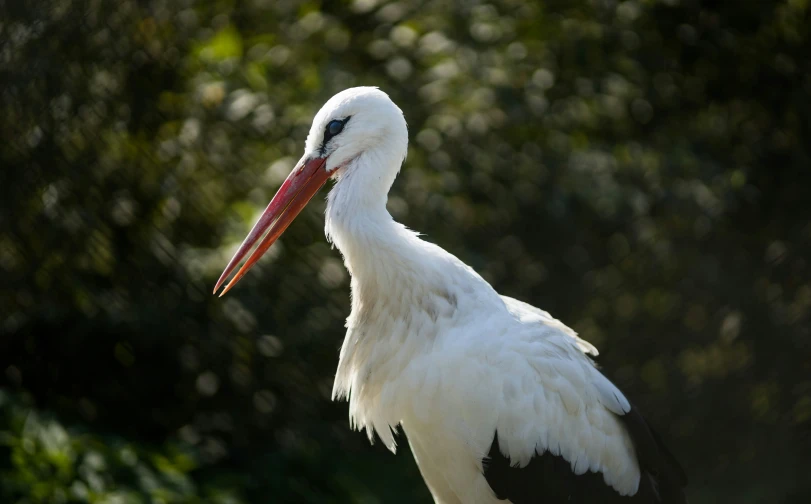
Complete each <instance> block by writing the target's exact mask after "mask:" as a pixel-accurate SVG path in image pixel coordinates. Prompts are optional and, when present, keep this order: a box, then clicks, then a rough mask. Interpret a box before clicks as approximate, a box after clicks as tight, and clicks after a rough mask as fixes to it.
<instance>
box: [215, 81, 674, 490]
mask: <svg viewBox="0 0 811 504" xmlns="http://www.w3.org/2000/svg"><path fill="white" fill-rule="evenodd" d="M407 146H408V130H407V127H406V121H405V118H404V117H403V112H402V111H401V110H400V109H399V108H398V107H397V105H395V104H394V103H393V102H392V101H391V100H390V99H389V97H388V95H386V94H385V93H383V92H382V91H380V90H378V89H377V88H372V87H357V88H351V89H347V90H345V91H342V92H340V93H338V94H336V95H335V96H333V97H332V98H331V99H330V100H329V101H328V102H327V103H326V104H325V105H324V106H323V107H322V108H321V110H320V111H319V112H318V114H317V115H316V116H315V119H314V120H313V124H312V127H311V129H310V134H309V135H308V136H307V142H306V145H305V149H304V156H302V158H301V160H300V161H299V162H298V164H297V165H296V167H295V168H294V169H293V171H292V172H291V173H290V175H289V176H288V177H287V179H286V180H285V181H284V183H283V184H282V186H281V188H280V189H279V191H278V192H277V193H276V196H274V198H273V200H272V201H271V202H270V204H269V205H268V207H267V209H266V210H265V211H264V213H263V214H262V216H261V217H260V218H259V220H258V221H257V223H256V225H255V226H254V227H253V229H252V230H251V232H250V234H249V235H248V237H247V238H246V239H245V241H244V242H243V243H242V246H241V247H240V248H239V250H238V251H237V252H236V254H235V255H234V257H233V259H231V262H230V263H229V264H228V266H227V267H226V268H225V271H224V272H223V274H222V276H221V277H220V279H219V281H218V282H217V285H216V287H215V289H214V292H215V293H216V292H217V290H218V289H219V287H220V286H221V285H222V284H223V283H224V281H225V280H226V279H227V278H228V276H229V275H230V274H231V272H232V271H233V270H234V269H235V268H236V266H237V265H238V264H239V263H240V261H241V260H242V259H243V258H244V257H245V255H246V254H247V253H248V252H249V251H250V250H251V249H252V248H253V246H254V245H255V244H256V243H257V242H259V246H258V247H257V249H256V250H255V251H254V253H253V254H252V255H251V256H250V257H249V259H248V260H247V261H246V262H245V264H244V265H243V266H242V268H241V269H240V270H239V271H238V272H237V274H236V275H235V276H234V278H233V279H232V280H231V282H230V283H229V284H228V285H227V286H226V287H225V289H224V290H223V292H222V294H225V292H227V291H228V290H229V289H230V288H231V287H233V285H234V284H235V283H236V282H238V281H239V279H240V278H242V276H243V275H244V274H245V273H246V272H247V271H248V269H250V268H251V266H252V265H253V264H254V263H255V262H256V261H257V260H258V259H259V258H260V257H261V256H262V254H263V253H264V252H265V251H266V250H267V249H268V248H269V247H270V246H271V244H273V242H274V241H275V240H276V239H277V238H278V237H279V236H280V235H281V234H282V233H283V232H284V230H285V229H286V228H287V226H288V225H289V224H290V223H291V222H292V221H293V219H294V218H295V217H296V215H297V214H298V213H299V212H300V211H301V209H302V208H304V206H305V205H306V204H307V202H308V201H309V200H310V199H311V198H312V197H313V196H314V195H315V193H316V192H318V190H319V189H320V188H321V187H322V186H323V185H324V183H325V182H326V181H327V179H328V178H333V179H335V181H336V182H335V185H334V187H333V188H332V190H331V191H330V193H329V196H328V204H327V210H326V235H327V239H328V240H331V241H332V243H334V244H335V245H336V246H337V247H338V249H339V250H340V251H341V254H342V255H343V258H344V262H345V264H346V267H347V269H348V270H349V273H350V274H351V275H352V284H351V288H352V312H351V314H350V315H349V318H348V319H347V321H346V327H347V332H346V338H345V339H344V343H343V346H342V348H341V353H340V360H339V363H338V371H337V373H336V376H335V384H334V387H333V391H332V396H333V399H342V398H346V399H348V401H349V417H350V423H351V424H352V426H353V427H355V428H357V429H359V430H360V429H366V433H367V434H368V436H369V439H370V440H372V439H373V437H374V433H375V432H376V433H377V435H378V436H379V437H380V439H382V440H383V442H384V443H385V444H386V446H387V447H388V448H389V449H390V450H391V451H392V452H393V451H395V448H396V443H395V439H394V434H395V433H396V429H397V427H398V426H402V428H403V430H404V431H405V433H406V435H407V437H408V441H409V443H410V445H411V449H412V451H413V453H414V458H415V459H416V461H417V464H418V465H419V468H420V472H421V473H422V476H423V478H424V479H425V482H426V484H427V485H428V488H429V490H430V492H431V494H432V495H433V497H434V500H435V501H436V502H437V503H441V504H495V503H503V502H505V501H507V502H512V503H513V504H525V503H544V504H552V503H589V504H591V503H614V502H617V503H625V502H627V503H666V504H671V503H672V504H675V503H685V502H686V498H685V496H684V491H683V487H684V486H685V484H686V478H685V476H684V473H683V471H682V470H681V468H680V467H679V465H678V463H677V462H676V460H675V459H674V458H673V456H672V455H671V454H670V452H668V450H667V449H666V448H665V447H664V445H663V444H662V442H661V441H660V439H659V438H658V436H657V435H656V434H655V433H654V432H653V431H652V430H651V429H650V427H649V426H648V425H647V423H646V422H645V420H644V419H643V418H642V417H641V416H640V414H639V413H638V412H637V411H636V409H635V408H634V407H633V405H632V404H631V403H630V402H629V401H628V399H626V398H625V396H624V395H623V393H622V392H620V391H619V390H618V389H617V387H616V386H614V384H613V383H611V381H609V380H608V379H607V378H606V377H605V376H603V375H602V374H601V373H600V371H598V369H597V368H596V367H595V364H594V362H593V361H592V360H591V358H590V357H589V356H590V355H591V356H596V355H597V349H595V348H594V346H592V345H591V344H590V343H588V342H587V341H585V340H582V339H580V338H579V337H578V336H577V334H576V333H575V332H574V331H573V330H572V329H570V328H568V327H567V326H565V325H564V324H563V323H561V322H560V321H558V320H556V319H555V318H553V317H552V316H551V315H549V313H547V312H545V311H543V310H540V309H538V308H535V307H533V306H530V305H528V304H526V303H523V302H521V301H518V300H515V299H512V298H509V297H506V296H501V295H499V294H498V292H496V291H495V290H494V289H493V288H492V287H491V286H490V284H488V283H487V282H486V281H485V280H484V279H483V278H482V277H481V276H479V275H478V274H477V273H476V272H475V271H473V269H471V268H470V267H469V266H467V265H465V264H464V263H463V262H462V261H460V260H459V259H457V258H456V257H455V256H453V255H451V254H449V253H448V252H446V251H445V250H443V249H441V248H440V247H438V246H436V245H434V244H431V243H427V242H425V241H423V240H421V239H420V238H419V237H418V235H417V233H415V232H413V231H410V230H408V229H407V228H406V227H405V226H403V225H401V224H399V223H397V222H395V221H394V220H393V219H392V217H391V215H389V213H388V211H387V210H386V200H387V196H388V192H389V189H390V188H391V185H392V184H393V182H394V179H395V177H396V176H397V173H398V172H399V170H400V165H401V164H402V163H403V161H404V159H405V157H406V150H407ZM265 234H266V236H265V237H264V239H261V238H262V236H263V235H265ZM260 239H261V241H260ZM222 294H221V295H222Z"/></svg>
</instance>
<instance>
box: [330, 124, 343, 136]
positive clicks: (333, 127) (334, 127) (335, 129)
mask: <svg viewBox="0 0 811 504" xmlns="http://www.w3.org/2000/svg"><path fill="white" fill-rule="evenodd" d="M343 129H344V122H343V121H338V120H335V121H330V122H329V124H327V136H329V137H334V136H335V135H337V134H338V133H340V132H341V130H343Z"/></svg>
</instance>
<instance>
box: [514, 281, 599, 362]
mask: <svg viewBox="0 0 811 504" xmlns="http://www.w3.org/2000/svg"><path fill="white" fill-rule="evenodd" d="M501 299H502V300H503V301H504V304H505V305H506V306H507V310H508V311H509V312H510V313H511V314H512V315H513V316H514V317H515V318H517V319H518V320H520V321H521V322H522V323H525V324H531V323H533V322H537V323H541V324H544V325H546V326H549V327H554V328H556V329H558V330H559V331H560V332H561V333H562V334H563V335H565V336H569V337H570V338H572V339H573V340H574V341H575V343H577V347H578V348H579V349H580V350H581V351H582V352H583V353H584V354H588V355H592V356H594V357H597V355H599V352H598V351H597V348H595V347H594V345H592V344H591V343H589V342H588V341H586V340H584V339H582V338H580V337H579V336H578V335H577V333H576V332H575V331H574V329H572V328H571V327H569V326H567V325H566V324H564V323H563V322H561V321H560V320H558V319H556V318H554V317H553V316H552V315H550V314H549V312H547V311H543V310H541V309H540V308H537V307H535V306H532V305H531V304H527V303H525V302H523V301H519V300H517V299H514V298H511V297H509V296H501Z"/></svg>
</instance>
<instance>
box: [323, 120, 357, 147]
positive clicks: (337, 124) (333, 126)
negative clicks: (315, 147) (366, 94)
mask: <svg viewBox="0 0 811 504" xmlns="http://www.w3.org/2000/svg"><path fill="white" fill-rule="evenodd" d="M351 118H352V116H348V117H345V118H344V119H333V120H332V121H330V122H328V123H327V126H326V127H325V128H324V141H323V142H321V148H320V149H319V150H320V151H321V155H324V153H326V151H327V143H329V141H330V140H332V138H333V137H334V136H336V135H338V134H340V133H341V131H343V130H344V126H346V123H348V122H349V120H350V119H351Z"/></svg>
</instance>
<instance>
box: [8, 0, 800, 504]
mask: <svg viewBox="0 0 811 504" xmlns="http://www.w3.org/2000/svg"><path fill="white" fill-rule="evenodd" d="M2 5H3V8H4V9H5V13H4V14H3V16H0V77H1V78H2V82H3V85H2V88H0V134H2V138H3V139H4V140H5V141H4V142H3V143H2V145H0V163H2V169H0V187H2V188H3V195H2V198H0V209H2V212H1V213H0V270H2V272H0V275H1V278H2V281H0V310H1V311H2V312H0V335H1V336H0V356H1V357H0V358H1V359H2V361H0V372H2V380H3V385H4V386H5V387H7V388H8V389H9V390H13V391H15V392H14V394H15V395H4V396H3V406H2V410H3V416H2V418H3V420H2V424H0V430H2V431H3V440H4V444H3V448H2V453H3V460H0V471H2V473H3V476H2V482H0V486H2V488H1V489H0V495H2V496H3V497H4V498H5V499H7V500H9V501H10V502H20V503H22V502H69V501H70V500H71V499H74V500H83V499H85V497H82V495H87V497H86V499H90V497H89V496H90V493H93V495H94V496H96V495H97V501H98V502H106V501H105V500H103V499H105V498H107V499H108V500H107V501H110V502H118V501H120V500H115V499H112V495H106V496H105V493H104V492H108V493H116V492H117V493H118V494H120V495H121V496H122V497H125V498H128V499H130V500H132V501H133V502H140V501H139V500H138V499H142V500H143V499H148V498H151V499H153V502H159V501H160V502H198V501H200V502H202V501H205V502H217V501H216V500H214V497H212V496H213V495H214V494H215V493H216V492H222V494H221V495H222V497H221V499H225V500H224V501H223V502H228V500H227V499H242V500H241V501H238V500H235V502H268V501H272V502H425V501H426V499H427V498H428V496H427V493H426V491H425V489H424V488H423V486H422V483H421V482H420V479H419V473H418V471H417V469H416V467H415V466H414V464H413V462H412V461H411V460H410V459H409V455H408V450H407V448H405V449H403V450H401V451H400V453H399V454H398V456H397V457H393V456H390V455H388V454H387V453H386V452H385V451H384V449H383V448H381V447H380V446H374V447H369V446H368V445H367V443H366V441H365V436H362V435H359V434H357V433H353V432H351V431H350V430H349V428H348V427H347V422H346V405H344V404H332V403H330V402H329V391H330V388H331V381H332V377H333V373H334V368H335V365H336V361H337V348H338V346H339V344H340V341H341V338H342V335H343V319H344V318H345V317H346V315H347V314H348V311H349V296H348V278H347V274H346V272H345V270H344V269H343V266H342V265H341V262H340V257H339V255H338V254H337V252H336V251H334V250H331V249H330V247H329V245H328V244H327V243H326V242H325V240H324V238H323V232H322V227H323V217H322V215H321V214H322V212H323V203H322V202H321V201H314V202H313V203H312V204H311V205H310V207H309V208H308V210H307V211H305V212H304V213H303V214H302V215H301V216H300V217H299V218H298V219H297V221H296V223H295V224H294V225H293V226H291V228H290V229H289V230H288V231H287V233H286V234H285V236H284V237H283V239H282V240H281V242H280V243H279V244H277V245H275V246H274V247H273V248H272V249H271V251H270V252H269V253H268V254H267V255H266V257H265V258H264V259H263V261H262V262H261V263H260V264H259V265H258V266H257V268H255V269H254V270H253V271H252V273H251V275H249V276H248V277H247V278H246V279H245V280H243V282H242V283H240V285H239V288H237V289H236V290H235V291H234V292H233V293H230V294H229V295H228V296H227V297H226V298H223V299H218V298H214V297H212V296H211V295H210V289H211V288H212V286H213V284H214V281H215V280H216V278H217V276H218V274H219V273H220V272H221V270H222V268H223V267H224V265H225V264H226V262H227V260H228V258H229V257H230V255H231V253H232V252H233V250H234V248H235V247H236V246H237V245H238V243H239V242H240V241H241V239H242V238H243V237H244V235H245V233H246V232H247V230H248V229H249V227H250V226H251V224H252V223H253V220H254V219H255V217H256V216H257V213H258V211H259V210H260V209H261V208H263V207H264V205H265V204H266V203H267V201H268V199H269V198H270V197H271V196H272V195H273V193H274V191H275V189H276V188H277V186H278V185H279V184H280V182H281V181H282V180H283V178H284V176H285V175H286V174H287V172H288V170H289V169H290V168H291V167H292V165H293V163H294V162H295V160H296V159H298V158H299V156H300V154H301V151H302V148H303V142H304V138H305V136H306V133H307V130H308V128H309V125H310V121H311V119H312V116H313V114H314V113H315V112H316V111H317V110H318V108H319V107H320V106H321V104H322V103H323V102H324V101H325V100H326V99H327V98H329V96H331V95H332V94H333V93H335V92H337V91H339V90H341V89H343V88H346V87H349V86H354V85H378V86H380V87H381V88H383V89H384V90H385V91H387V92H388V93H389V94H390V95H391V96H392V98H393V99H394V100H395V101H396V102H397V103H398V104H399V105H400V107H401V108H402V109H403V110H404V112H405V114H406V118H407V120H408V122H409V127H410V136H411V147H410V151H409V157H408V160H407V162H406V165H405V167H404V169H403V171H402V173H401V176H400V178H399V180H398V181H397V182H396V183H395V187H394V189H393V192H392V195H391V197H390V200H389V209H390V211H391V213H392V214H393V215H394V216H395V218H397V219H398V220H400V221H401V222H404V223H405V224H407V225H408V226H410V227H412V228H414V229H417V230H420V231H422V232H424V233H425V235H426V238H427V239H429V240H431V241H434V242H436V243H438V244H439V245H441V246H443V247H445V248H446V249H448V250H449V251H451V252H453V253H455V254H457V255H458V256H459V257H460V258H462V259H463V260H464V261H466V262H467V263H468V264H470V265H472V266H473V267H474V268H476V269H477V270H478V271H480V272H481V273H482V274H483V275H484V276H485V278H487V279H488V280H490V281H491V282H492V283H493V284H494V286H495V287H496V288H497V289H498V290H499V291H500V292H502V293H504V294H508V295H511V296H514V297H517V298H520V299H523V300H525V301H528V302H530V303H532V304H535V305H538V306H541V307H543V308H544V309H547V310H549V311H551V312H552V313H553V314H554V315H556V316H557V317H559V318H561V319H562V320H563V321H564V322H566V323H568V324H570V325H572V326H573V327H574V328H575V329H576V330H577V331H578V332H580V333H581V335H582V336H584V337H585V338H587V339H589V340H590V341H592V342H593V343H595V344H596V345H597V346H598V348H600V349H601V351H602V356H601V358H600V362H601V364H602V365H603V366H604V369H605V370H606V372H607V373H608V374H609V375H610V376H612V377H613V378H614V379H615V381H616V382H617V383H618V385H620V386H621V387H622V388H623V389H624V390H626V391H628V393H629V395H630V396H631V397H632V398H634V399H635V402H637V403H638V404H639V405H640V406H641V408H642V409H643V410H644V411H645V412H646V413H647V415H648V416H649V417H650V418H651V421H652V422H653V424H654V425H656V426H658V427H659V430H661V431H662V432H663V434H664V436H665V438H666V439H667V441H668V442H669V444H670V445H672V446H673V448H674V451H675V452H676V453H677V455H678V456H679V458H680V459H681V460H682V461H683V462H684V464H685V466H686V468H687V472H688V474H689V476H690V478H691V485H690V498H691V502H698V503H702V502H707V503H709V502H739V503H779V502H785V503H789V502H808V500H809V499H810V498H811V487H809V482H808V480H807V476H806V475H807V474H808V473H809V471H811V457H810V456H809V455H808V454H809V453H811V451H809V449H811V334H809V333H810V332H811V325H810V324H809V323H811V275H810V274H809V268H810V267H811V265H809V258H811V219H810V217H811V202H809V198H808V195H809V188H811V169H809V166H811V163H810V162H811V131H809V128H811V127H810V126H809V117H811V100H810V99H809V97H811V56H809V55H811V40H809V38H810V36H811V24H810V23H809V10H811V4H809V2H808V1H807V0H785V1H773V2H709V1H698V0H627V1H617V0H548V1H545V2H530V1H519V0H494V1H492V2H489V3H486V2H481V1H474V0H470V1H451V0H438V1H431V2H421V1H417V0H401V1H394V2H386V1H378V0H354V1H352V2H337V1H336V2H320V3H319V2H311V1H299V0H274V1H270V0H251V1H246V2H238V1H236V0H220V1H201V0H180V1H169V0H154V1H146V2H138V1H135V0H117V1H115V2H111V1H104V0H101V1H90V0H43V1H40V2H6V3H4V4H2ZM19 394H22V395H19ZM15 397H16V398H18V399H14V398H15ZM19 397H31V398H33V399H32V400H30V401H29V400H27V399H25V400H22V399H19ZM46 412H51V413H50V414H55V415H56V418H59V419H60V420H59V421H57V420H51V419H50V418H51V417H50V416H48V415H49V413H46ZM62 425H69V426H75V428H74V427H71V428H66V427H62ZM403 441H404V440H403ZM401 444H404V443H403V442H401ZM122 450H123V451H122ZM124 452H126V453H132V454H133V457H134V458H135V460H136V463H135V465H131V464H129V463H128V462H127V461H126V460H124V459H127V460H131V459H130V458H127V457H129V456H127V457H124V458H122V453H124ZM147 473H149V474H152V476H151V477H150V478H147V479H148V480H149V481H151V482H150V483H148V484H146V483H144V481H145V480H144V479H143V478H142V474H147ZM215 476H216V477H215ZM220 476H222V477H223V478H225V479H224V480H223V482H221V481H220V479H219V477H220ZM82 489H84V490H82ZM231 491H233V494H229V493H228V492H231ZM76 492H88V493H86V494H77V493H76ZM154 492H160V493H162V496H161V497H160V498H158V497H155V494H154ZM164 492H165V493H164ZM212 492H213V493H212ZM161 499H162V500H161ZM195 499H196V500H195ZM124 502H128V501H127V500H124Z"/></svg>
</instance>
